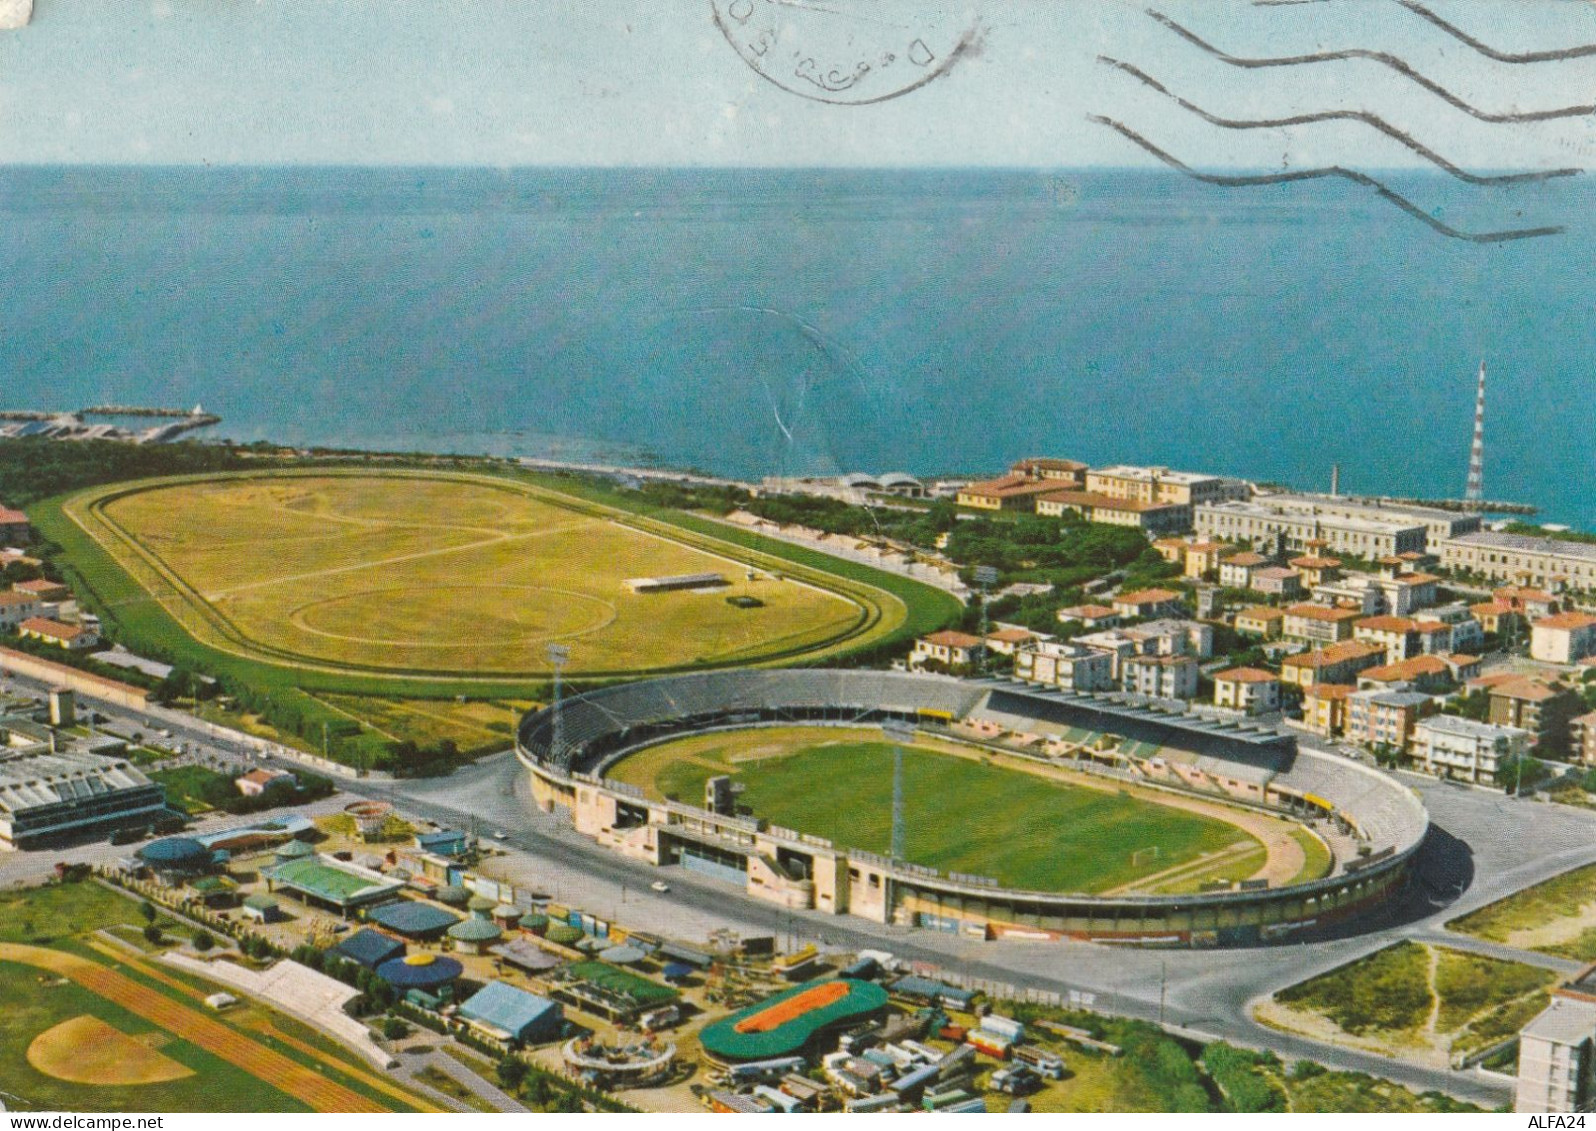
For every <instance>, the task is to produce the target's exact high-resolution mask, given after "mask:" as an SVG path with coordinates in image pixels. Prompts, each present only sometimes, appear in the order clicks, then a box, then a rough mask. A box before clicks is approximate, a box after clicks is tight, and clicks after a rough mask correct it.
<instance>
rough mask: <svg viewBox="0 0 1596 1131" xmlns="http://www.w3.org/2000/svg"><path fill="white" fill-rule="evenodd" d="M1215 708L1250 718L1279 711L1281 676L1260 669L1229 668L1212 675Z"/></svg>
mask: <svg viewBox="0 0 1596 1131" xmlns="http://www.w3.org/2000/svg"><path fill="white" fill-rule="evenodd" d="M1214 706H1216V707H1229V708H1231V709H1232V710H1236V711H1244V712H1246V713H1247V714H1249V715H1262V714H1267V713H1268V712H1270V711H1278V710H1280V677H1279V676H1277V675H1275V673H1274V672H1270V671H1265V670H1264V669H1262V668H1245V667H1244V668H1228V669H1226V670H1225V671H1222V672H1218V673H1216V674H1215V675H1214Z"/></svg>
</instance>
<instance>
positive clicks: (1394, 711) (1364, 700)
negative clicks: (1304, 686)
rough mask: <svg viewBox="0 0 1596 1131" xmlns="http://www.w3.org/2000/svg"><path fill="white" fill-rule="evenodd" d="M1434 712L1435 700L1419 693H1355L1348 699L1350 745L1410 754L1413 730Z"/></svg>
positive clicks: (1373, 690)
mask: <svg viewBox="0 0 1596 1131" xmlns="http://www.w3.org/2000/svg"><path fill="white" fill-rule="evenodd" d="M1434 709H1435V700H1434V699H1432V698H1431V697H1430V696H1428V695H1425V694H1422V693H1421V692H1418V691H1382V690H1379V689H1377V688H1371V689H1369V690H1367V691H1354V692H1353V693H1352V694H1351V695H1348V696H1347V729H1346V738H1347V741H1349V742H1357V743H1361V744H1362V745H1364V746H1368V747H1370V748H1373V747H1378V746H1385V747H1388V748H1390V749H1392V750H1406V749H1407V748H1408V740H1409V739H1411V738H1412V737H1413V728H1414V727H1415V726H1417V725H1418V722H1419V720H1420V719H1421V718H1423V717H1424V716H1425V715H1426V714H1428V713H1430V712H1431V711H1433V710H1434Z"/></svg>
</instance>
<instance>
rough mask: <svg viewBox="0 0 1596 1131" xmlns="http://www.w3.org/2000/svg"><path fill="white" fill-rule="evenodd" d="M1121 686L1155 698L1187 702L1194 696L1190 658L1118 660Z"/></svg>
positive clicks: (1194, 675)
mask: <svg viewBox="0 0 1596 1131" xmlns="http://www.w3.org/2000/svg"><path fill="white" fill-rule="evenodd" d="M1120 687H1121V688H1122V689H1123V690H1125V691H1129V692H1131V693H1133V694H1136V695H1146V696H1149V697H1151V698H1154V699H1190V698H1191V697H1192V696H1194V695H1196V694H1197V660H1196V659H1195V658H1194V657H1192V656H1127V657H1125V658H1124V659H1123V660H1122V661H1120Z"/></svg>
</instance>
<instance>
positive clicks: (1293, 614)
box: [1281, 605, 1363, 644]
mask: <svg viewBox="0 0 1596 1131" xmlns="http://www.w3.org/2000/svg"><path fill="white" fill-rule="evenodd" d="M1362 615H1363V614H1362V612H1361V610H1358V609H1333V608H1330V607H1329V606H1327V605H1289V606H1287V608H1286V616H1285V620H1283V621H1282V622H1281V635H1282V636H1284V637H1285V638H1286V639H1287V640H1302V641H1305V642H1306V643H1309V644H1336V643H1339V642H1340V641H1343V640H1351V639H1352V633H1353V626H1354V625H1355V624H1356V623H1357V622H1358V620H1359V619H1361V617H1362Z"/></svg>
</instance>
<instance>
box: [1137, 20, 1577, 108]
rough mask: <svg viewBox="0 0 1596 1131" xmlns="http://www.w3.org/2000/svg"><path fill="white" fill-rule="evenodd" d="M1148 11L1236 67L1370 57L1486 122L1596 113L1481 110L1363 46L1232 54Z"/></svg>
mask: <svg viewBox="0 0 1596 1131" xmlns="http://www.w3.org/2000/svg"><path fill="white" fill-rule="evenodd" d="M1147 14H1148V15H1149V16H1151V17H1152V18H1153V19H1155V20H1157V21H1158V22H1159V23H1161V24H1163V25H1164V26H1165V27H1167V28H1168V29H1169V30H1170V31H1172V32H1174V33H1175V34H1176V35H1178V36H1180V37H1181V38H1182V39H1184V40H1185V41H1186V42H1187V43H1190V44H1192V45H1193V46H1194V47H1197V48H1200V49H1201V50H1203V51H1205V52H1207V53H1208V54H1209V55H1212V56H1213V57H1214V58H1216V59H1218V60H1220V61H1221V62H1224V63H1229V64H1230V65H1231V66H1233V67H1246V68H1248V69H1256V68H1261V67H1297V66H1303V65H1306V64H1310V63H1333V62H1339V61H1342V60H1346V59H1367V60H1370V61H1371V62H1375V63H1380V64H1382V65H1384V66H1386V67H1389V68H1390V69H1391V70H1393V71H1395V72H1396V73H1397V74H1399V75H1402V76H1403V77H1404V78H1406V79H1409V80H1410V81H1412V82H1414V83H1417V84H1418V85H1419V86H1422V87H1423V88H1424V89H1425V90H1428V91H1429V92H1430V93H1431V94H1433V95H1435V96H1436V97H1437V98H1439V99H1441V100H1442V101H1443V102H1445V103H1446V104H1447V105H1449V106H1453V107H1455V108H1457V109H1459V110H1461V111H1463V112H1464V113H1465V114H1467V115H1469V116H1470V117H1472V118H1478V119H1479V120H1480V121H1482V122H1496V123H1511V122H1546V121H1551V120H1553V119H1556V118H1578V117H1583V116H1585V115H1587V114H1596V104H1589V105H1581V106H1560V107H1557V108H1554V109H1551V110H1527V111H1522V112H1508V113H1494V112H1492V111H1489V110H1481V109H1480V108H1479V107H1477V106H1473V105H1471V104H1469V103H1468V102H1465V101H1464V100H1463V99H1461V98H1459V97H1458V96H1457V95H1455V94H1453V93H1452V92H1451V91H1450V90H1448V89H1447V88H1446V87H1444V86H1442V85H1441V84H1440V83H1438V82H1436V81H1435V80H1434V79H1431V78H1427V77H1426V76H1425V75H1423V74H1421V73H1420V72H1419V71H1418V70H1416V69H1414V67H1413V66H1412V65H1410V64H1409V63H1408V62H1407V61H1406V60H1403V59H1401V58H1399V57H1397V56H1395V55H1392V54H1390V53H1388V52H1385V51H1371V50H1369V49H1367V48H1363V47H1350V48H1347V49H1345V50H1341V51H1316V52H1314V53H1313V54H1311V55H1281V56H1268V57H1263V58H1246V57H1243V56H1239V55H1231V54H1229V53H1228V52H1225V51H1222V50H1220V49H1219V48H1218V47H1215V46H1214V45H1213V44H1212V43H1209V42H1208V41H1207V40H1205V39H1203V38H1202V37H1201V36H1199V35H1198V34H1197V33H1196V32H1194V31H1192V30H1191V29H1190V28H1188V27H1186V26H1185V25H1183V24H1181V23H1178V22H1177V21H1175V20H1173V19H1171V18H1170V17H1168V16H1166V15H1164V13H1162V12H1159V11H1157V10H1155V9H1152V8H1148V9H1147Z"/></svg>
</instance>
